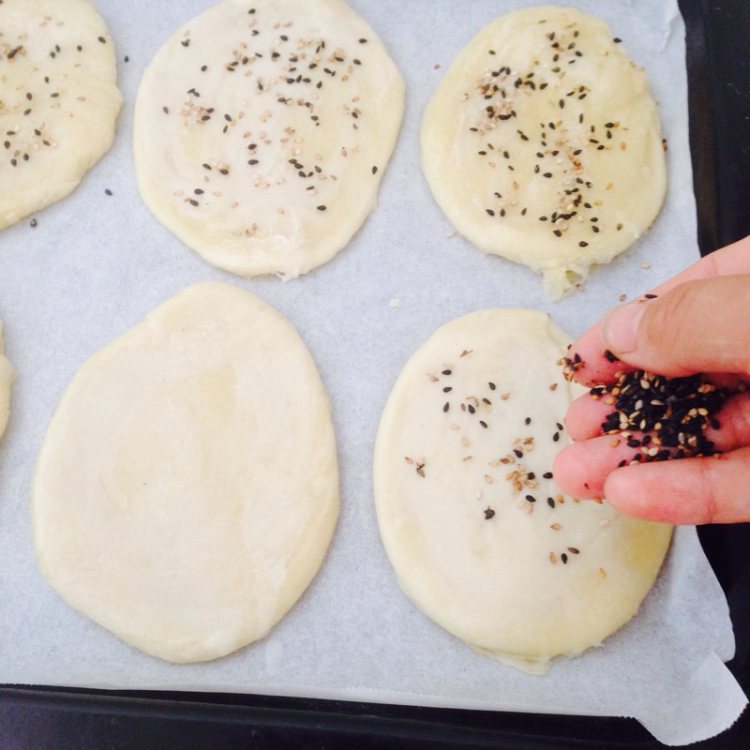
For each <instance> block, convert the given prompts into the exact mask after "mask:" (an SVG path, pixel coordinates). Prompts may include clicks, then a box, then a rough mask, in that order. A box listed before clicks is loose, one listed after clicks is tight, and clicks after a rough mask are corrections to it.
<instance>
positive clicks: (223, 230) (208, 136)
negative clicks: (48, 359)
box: [135, 0, 404, 277]
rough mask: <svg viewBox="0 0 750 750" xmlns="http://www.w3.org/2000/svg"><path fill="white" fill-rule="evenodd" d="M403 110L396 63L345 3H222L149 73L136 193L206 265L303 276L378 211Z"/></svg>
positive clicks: (167, 48)
mask: <svg viewBox="0 0 750 750" xmlns="http://www.w3.org/2000/svg"><path fill="white" fill-rule="evenodd" d="M403 107H404V84H403V81H402V79H401V75H400V74H399V72H398V70H397V69H396V66H395V65H394V63H393V61H392V60H391V59H390V57H389V56H388V53H387V51H386V49H385V47H384V46H383V44H382V43H381V42H380V40H379V39H378V38H377V36H376V35H375V33H374V32H373V30H372V29H371V28H370V26H368V24H367V23H366V22H365V21H364V20H363V19H362V18H360V17H359V16H358V15H357V14H356V13H355V12H354V11H353V10H352V9H351V8H350V7H349V6H348V5H347V4H346V3H345V2H343V0H254V2H248V1H247V0H242V1H240V0H227V1H226V2H223V3H220V4H219V5H216V6H214V7H213V8H211V9H210V10H208V11H206V12H205V13H203V14H201V15H200V16H198V17H197V18H194V19H193V20H192V21H190V22H189V23H187V24H186V25H185V26H184V27H183V28H182V29H180V30H179V31H178V32H177V33H175V35H174V36H172V37H171V38H170V39H169V40H168V41H167V42H166V44H165V45H164V46H163V47H162V49H161V50H160V51H159V53H158V54H157V55H156V57H155V59H154V61H153V62H152V63H151V65H150V66H149V68H148V69H147V71H146V73H145V75H144V77H143V81H142V83H141V88H140V91H139V93H138V101H137V104H136V112H135V157H136V166H137V170H138V185H139V187H140V191H141V195H142V196H143V199H144V200H145V202H146V204H147V205H148V206H149V208H150V209H151V210H152V212H153V213H154V215H155V216H156V218H157V219H159V221H161V222H162V224H164V225H165V226H166V227H168V228H169V229H170V230H172V231H173V232H174V233H175V234H176V235H177V236H178V237H180V239H181V240H182V241H183V242H185V243H186V244H187V245H188V246H190V247H191V248H193V249H194V250H196V251H197V252H198V253H200V254H201V255H202V256H203V257H204V258H205V259H206V260H207V261H208V262H209V263H212V264H214V265H215V266H219V267H220V268H224V269H226V270H228V271H232V272H233V273H236V274H239V275H242V276H257V275H261V274H277V275H279V276H283V277H295V276H298V275H299V274H302V273H305V272H307V271H310V270H311V269H313V268H315V267H317V266H319V265H321V264H323V263H325V262H326V261H328V260H330V259H331V258H332V257H333V256H334V255H335V254H336V253H337V252H338V251H339V250H341V249H342V248H343V247H344V246H345V245H346V244H347V243H348V242H349V240H350V239H351V238H352V236H353V235H354V233H355V232H356V231H357V230H358V229H359V227H360V226H361V225H362V223H363V222H364V220H365V218H366V217H367V215H368V214H369V213H370V212H371V211H372V210H373V208H374V207H375V202H376V198H377V192H378V186H379V184H380V180H381V178H382V176H383V173H384V172H385V168H386V165H387V163H388V160H389V158H390V155H391V152H392V151H393V147H394V145H395V142H396V136H397V134H398V130H399V127H400V124H401V118H402V114H403Z"/></svg>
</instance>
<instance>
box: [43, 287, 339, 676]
mask: <svg viewBox="0 0 750 750" xmlns="http://www.w3.org/2000/svg"><path fill="white" fill-rule="evenodd" d="M32 495H33V497H32V520H33V528H34V542H35V547H36V552H37V557H38V559H39V564H40V567H41V570H42V573H43V574H44V576H45V577H46V578H47V580H48V581H49V582H50V583H51V584H52V586H53V587H54V588H55V589H56V590H57V592H58V593H59V594H60V596H62V598H63V599H64V600H65V601H66V602H67V603H68V604H70V605H71V606H72V607H75V608H76V609H78V610H80V611H81V612H83V613H84V614H86V615H88V616H89V617H90V618H91V619H92V620H94V621H95V622H97V623H99V624H100V625H102V626H104V627H105V628H107V629H109V630H110V631H112V632H113V633H115V634H116V635H117V636H119V637H120V638H122V639H123V640H124V641H127V642H128V643H130V644H131V645H133V646H135V647H137V648H139V649H141V650H142V651H145V652H146V653H148V654H151V655H153V656H156V657H159V658H161V659H165V660H167V661H171V662H180V663H184V662H198V661H206V660H209V659H216V658H218V657H221V656H224V655H226V654H229V653H230V652H232V651H235V650H236V649H239V648H242V647H243V646H246V645H247V644H249V643H251V642H253V641H255V640H257V639H259V638H262V637H264V636H265V635H266V634H267V633H268V632H269V631H270V630H271V628H272V627H273V626H274V625H275V624H276V623H277V622H278V621H279V620H280V619H281V618H282V617H283V616H284V615H285V614H286V612H287V611H288V610H289V608H290V607H291V606H292V605H293V604H294V603H295V602H296V601H297V599H298V598H299V597H300V596H301V595H302V593H303V592H304V590H305V589H306V588H307V586H308V584H309V583H310V581H311V580H312V578H313V576H314V575H315V573H316V572H317V570H318V568H319V567H320V565H321V562H322V560H323V558H324V556H325V553H326V550H327V548H328V545H329V543H330V540H331V536H332V534H333V530H334V527H335V524H336V518H337V515H338V506H339V491H338V465H337V459H336V446H335V440H334V433H333V426H332V423H331V415H330V408H329V403H328V397H327V395H326V392H325V389H324V387H323V384H322V383H321V380H320V376H319V375H318V372H317V369H316V367H315V363H314V362H313V359H312V357H311V356H310V353H309V352H308V350H307V348H306V347H305V345H304V343H303V341H302V339H300V337H299V335H298V334H297V332H296V331H295V330H294V328H293V327H292V326H291V324H290V323H289V322H288V321H287V320H286V319H285V318H284V317H283V316H282V315H281V314H280V313H278V312H277V311H276V310H274V309H273V308H272V307H269V306H268V305H267V304H265V303H264V302H261V301H260V300H259V299H257V298H256V297H254V296H253V295H251V294H249V293H248V292H245V291H243V290H241V289H238V288H236V287H233V286H230V285H227V284H220V283H205V284H197V285H195V286H191V287H188V288H187V289H185V290H184V291H183V292H181V293H180V294H178V295H176V296H175V297H172V298H171V299H170V300H168V301H166V302H165V303H163V304H162V305H161V306H160V307H158V308H157V309H156V310H154V311H153V312H152V313H151V314H150V315H148V317H147V318H146V319H145V320H144V321H143V322H141V323H139V324H138V325H136V326H135V327H134V328H132V329H131V330H129V331H127V332H126V333H124V334H123V335H121V336H120V337H119V338H117V339H116V340H115V341H114V342H112V343H111V344H110V345H109V346H107V347H105V348H104V349H102V350H101V351H100V352H98V353H97V354H95V355H94V356H93V357H91V359H89V360H88V361H87V362H86V363H85V364H84V365H83V366H82V367H81V369H80V370H79V371H78V373H77V374H76V375H75V377H74V378H73V380H72V382H71V383H70V385H69V387H68V389H67V390H66V392H65V394H64V395H63V397H62V400H61V401H60V404H59V405H58V408H57V411H56V412H55V415H54V417H53V419H52V422H51V424H50V426H49V429H48V431H47V434H46V437H45V440H44V443H43V446H42V450H41V453H40V455H39V459H38V462H37V467H36V473H35V477H34V483H33V492H32Z"/></svg>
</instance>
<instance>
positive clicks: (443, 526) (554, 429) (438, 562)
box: [374, 309, 671, 672]
mask: <svg viewBox="0 0 750 750" xmlns="http://www.w3.org/2000/svg"><path fill="white" fill-rule="evenodd" d="M566 343H567V339H566V337H565V335H564V334H563V333H562V331H560V330H559V329H558V328H556V327H555V326H554V325H553V324H552V323H551V322H550V320H549V318H548V317H547V316H546V315H544V314H543V313H539V312H534V311H531V310H513V309H495V310H484V311H481V312H477V313H473V314H471V315H467V316H465V317H462V318H459V319H458V320H454V321H452V322H451V323H448V324H447V325H445V326H443V327H442V328H440V329H439V330H438V331H437V332H436V333H435V334H434V335H433V336H432V337H431V338H430V339H429V340H428V341H427V343H426V344H424V346H422V347H421V348H420V349H419V350H418V351H417V353H416V354H415V355H414V356H413V357H412V358H411V360H410V361H409V362H408V364H407V365H406V367H405V368H404V370H403V372H402V373H401V375H400V377H399V379H398V381H397V382H396V385H395V387H394V388H393V392H392V393H391V396H390V398H389V400H388V403H387V405H386V407H385V411H384V413H383V417H382V420H381V423H380V430H379V433H378V439H377V445H376V449H375V475H374V476H375V502H376V507H377V514H378V523H379V525H380V533H381V536H382V539H383V543H384V545H385V548H386V551H387V552H388V556H389V558H390V560H391V563H392V564H393V567H394V568H395V570H396V574H397V576H398V580H399V582H400V584H401V586H402V587H403V589H404V591H405V592H406V593H407V595H408V596H409V597H410V598H411V599H412V600H413V601H414V602H415V603H416V604H417V606H418V607H419V608H420V609H421V610H422V611H423V612H425V614H427V615H428V616H429V617H430V618H432V619H433V620H435V622H437V623H439V624H440V625H442V626H443V627H444V628H445V629H446V630H448V631H450V632H451V633H453V634H454V635H456V636H458V637H459V638H461V639H463V640H464V641H466V642H467V643H468V644H470V645H471V646H473V647H474V648H476V649H479V650H481V651H483V652H487V653H488V654H490V655H492V656H494V657H495V658H497V659H499V660H500V661H503V662H507V663H511V664H513V665H514V666H516V667H519V668H521V669H524V670H526V671H533V672H543V671H545V670H546V669H547V666H548V663H549V661H550V660H551V659H553V658H555V657H556V656H560V655H574V654H579V653H581V652H582V651H584V650H585V649H587V648H589V647H590V646H594V645H596V644H598V643H600V642H601V641H602V640H603V639H604V638H606V637H607V636H608V635H610V634H611V633H613V632H614V631H615V630H617V629H618V628H619V627H620V626H622V625H623V624H624V623H626V622H627V621H628V620H629V619H630V618H631V617H632V616H633V615H634V614H635V613H636V611H637V610H638V607H639V605H640V603H641V600H642V599H643V598H644V596H645V595H646V593H647V592H648V591H649V589H650V588H651V586H652V584H653V583H654V580H655V578H656V575H657V573H658V571H659V568H660V566H661V563H662V560H663V558H664V555H665V553H666V551H667V548H668V546H669V540H670V537H671V527H670V526H665V525H657V524H652V523H647V522H645V521H640V520H636V519H633V518H629V517H627V516H623V515H620V514H618V513H617V512H616V511H615V510H614V509H613V508H612V507H610V506H609V505H608V504H607V503H603V504H599V503H596V502H593V501H583V502H577V501H576V500H573V499H571V498H569V497H565V496H563V495H561V494H560V492H559V490H558V489H557V487H556V486H555V484H554V480H552V479H549V478H545V474H547V473H548V472H550V468H551V466H552V459H553V457H554V455H555V452H556V451H557V450H558V449H559V447H560V446H561V445H563V444H565V443H566V442H567V438H566V436H565V433H564V431H563V430H562V429H561V427H562V425H561V424H559V422H561V421H562V418H563V415H564V414H565V411H566V408H567V406H568V404H569V403H570V400H571V386H570V384H568V383H567V382H566V381H565V380H564V379H563V377H562V375H561V369H560V367H558V366H557V364H556V363H557V361H558V360H559V358H560V357H561V356H562V355H563V353H564V351H565V344H566ZM446 389H447V390H446Z"/></svg>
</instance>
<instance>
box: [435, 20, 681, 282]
mask: <svg viewBox="0 0 750 750" xmlns="http://www.w3.org/2000/svg"><path fill="white" fill-rule="evenodd" d="M422 164H423V168H424V172H425V175H426V177H427V180H428V182H429V184H430V188H431V189H432V192H433V195H434V197H435V199H436V201H437V202H438V203H439V204H440V207H441V208H442V209H443V211H444V212H445V214H446V215H447V217H448V218H449V220H450V221H451V222H452V223H453V224H454V226H455V227H456V229H458V231H459V232H461V233H462V234H463V235H464V236H465V237H466V238H467V239H469V240H470V241H471V242H473V243H474V244H475V245H477V247H479V248H480V249H481V250H483V251H484V252H488V253H495V254H497V255H502V256H504V257H505V258H508V259H510V260H513V261H517V262H520V263H524V264H526V265H527V266H530V267H531V268H532V269H534V270H536V271H539V272H541V273H543V274H544V281H545V287H546V288H547V290H548V291H549V292H550V293H551V294H552V295H553V296H556V297H557V296H560V294H562V293H563V292H565V291H566V290H567V289H568V288H570V287H571V286H572V285H573V284H574V283H576V282H577V281H579V280H580V279H584V278H586V277H587V276H588V273H589V269H590V267H591V266H592V265H594V264H597V263H606V262H608V261H610V260H612V258H614V257H615V256H616V255H618V254H619V253H621V252H623V251H624V250H626V249H627V248H628V247H629V246H630V245H631V244H632V243H633V242H634V241H635V240H636V239H638V237H639V236H640V235H641V234H642V233H643V232H644V231H646V229H648V227H649V226H650V225H651V223H652V222H653V221H654V219H655V217H656V215H657V214H658V212H659V210H660V208H661V205H662V202H663V201H664V196H665V191H666V161H665V154H664V149H663V145H662V137H661V127H660V122H659V113H658V110H657V106H656V103H655V102H654V100H653V98H652V97H651V94H650V93H649V88H648V80H647V77H646V73H645V72H644V71H643V70H642V69H640V68H638V67H637V66H636V65H635V64H634V63H633V62H631V61H630V59H629V58H628V56H627V54H626V53H625V51H624V50H623V48H622V45H621V44H619V43H617V42H615V41H614V39H613V35H612V33H611V32H610V30H609V28H608V27H607V25H606V23H604V22H603V21H601V20H599V19H596V18H593V17H591V16H588V15H586V14H584V13H581V12H580V11H577V10H574V9H571V8H560V7H552V6H543V7H536V8H529V9H525V10H518V11H515V12H513V13H508V14H507V15H504V16H501V17H500V18H498V19H497V20H496V21H494V22H492V23H490V24H489V25H487V26H486V27H485V28H483V29H482V30H481V31H480V32H479V33H478V34H477V36H476V37H474V39H472V40H471V41H470V42H469V44H468V45H467V46H466V47H465V48H464V49H463V50H462V51H461V52H460V53H459V55H458V57H457V58H456V59H455V61H454V62H453V64H452V65H451V67H450V69H449V70H448V72H447V74H446V75H445V78H444V79H443V81H442V82H441V83H440V85H439V86H438V88H437V90H436V92H435V94H434V96H433V97H432V99H431V101H430V104H429V106H428V108H427V111H426V113H425V117H424V122H423V127H422Z"/></svg>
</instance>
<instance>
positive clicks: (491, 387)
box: [487, 383, 497, 391]
mask: <svg viewBox="0 0 750 750" xmlns="http://www.w3.org/2000/svg"><path fill="white" fill-rule="evenodd" d="M487 385H489V387H490V390H491V391H494V390H495V388H497V386H496V385H495V384H494V383H487Z"/></svg>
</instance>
